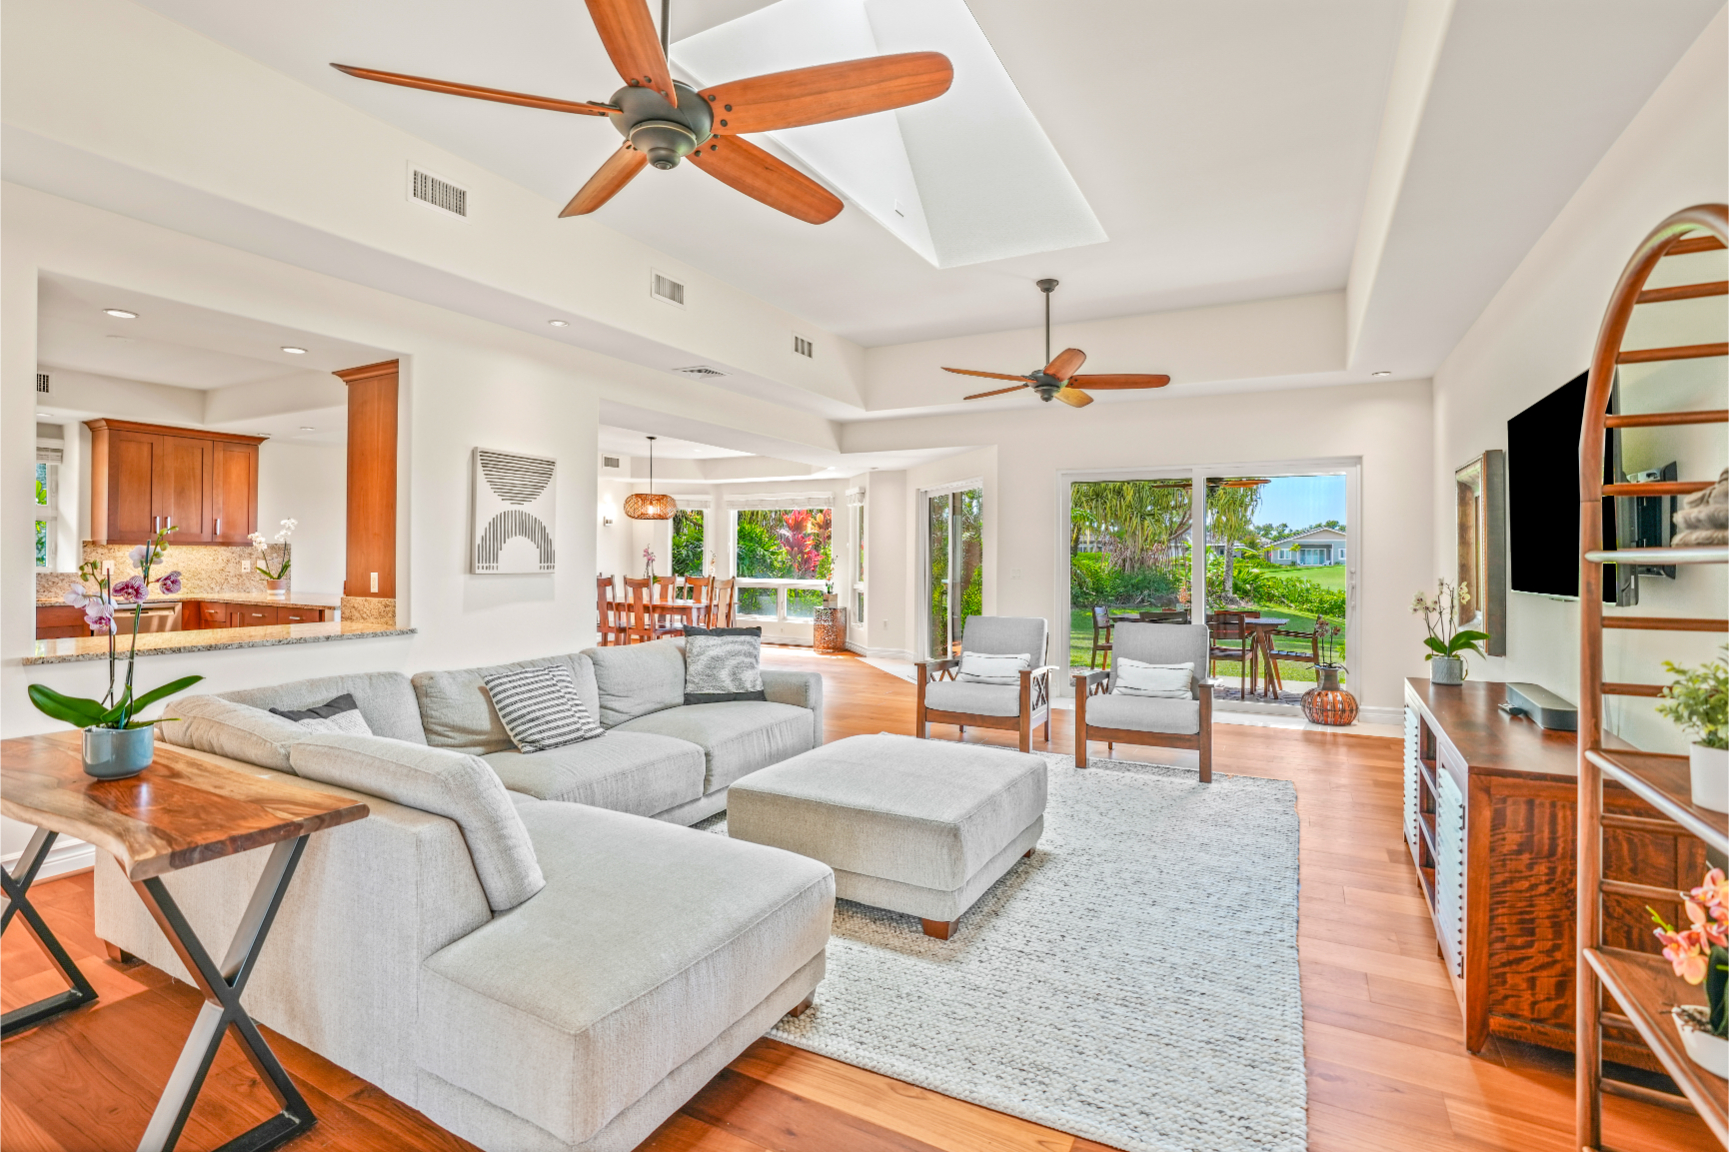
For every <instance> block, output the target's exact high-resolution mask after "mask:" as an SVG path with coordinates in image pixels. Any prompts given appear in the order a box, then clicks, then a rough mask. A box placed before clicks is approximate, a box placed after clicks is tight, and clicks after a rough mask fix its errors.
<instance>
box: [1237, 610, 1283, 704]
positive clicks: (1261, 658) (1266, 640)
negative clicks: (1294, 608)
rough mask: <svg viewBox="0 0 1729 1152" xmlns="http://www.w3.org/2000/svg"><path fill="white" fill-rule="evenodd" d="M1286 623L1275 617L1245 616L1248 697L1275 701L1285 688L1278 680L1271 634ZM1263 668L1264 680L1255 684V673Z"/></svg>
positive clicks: (1277, 665)
mask: <svg viewBox="0 0 1729 1152" xmlns="http://www.w3.org/2000/svg"><path fill="white" fill-rule="evenodd" d="M1287 623H1288V621H1285V620H1281V619H1279V618H1278V617H1277V616H1245V617H1243V627H1244V628H1247V629H1248V630H1249V669H1248V671H1249V695H1251V696H1256V695H1259V696H1261V697H1263V698H1264V699H1268V700H1277V699H1279V698H1280V697H1281V696H1283V695H1284V691H1285V686H1284V684H1283V683H1281V682H1280V680H1279V662H1278V660H1277V659H1276V658H1275V657H1274V656H1273V633H1274V632H1275V631H1277V630H1278V629H1280V628H1282V627H1284V626H1285V625H1286V624H1287ZM1263 666H1264V667H1265V668H1266V670H1267V675H1266V679H1265V680H1264V681H1261V682H1259V683H1257V678H1256V672H1257V671H1258V670H1259V669H1260V668H1261V667H1263Z"/></svg>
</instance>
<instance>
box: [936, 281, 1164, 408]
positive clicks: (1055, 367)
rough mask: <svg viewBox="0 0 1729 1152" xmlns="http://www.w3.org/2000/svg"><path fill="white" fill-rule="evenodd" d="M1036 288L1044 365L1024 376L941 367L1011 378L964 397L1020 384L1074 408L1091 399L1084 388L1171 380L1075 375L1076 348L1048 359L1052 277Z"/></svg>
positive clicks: (1001, 392) (1080, 360) (1082, 358)
mask: <svg viewBox="0 0 1729 1152" xmlns="http://www.w3.org/2000/svg"><path fill="white" fill-rule="evenodd" d="M1038 283H1039V291H1040V292H1043V293H1044V294H1045V360H1046V361H1047V363H1046V364H1045V366H1044V368H1043V369H1041V370H1040V371H1037V372H1029V373H1027V374H1026V375H1025V376H1010V375H1008V374H1007V373H1004V372H977V371H974V370H973V369H971V368H944V369H943V371H944V372H958V373H959V374H960V375H962V376H983V377H984V378H985V379H986V380H1013V381H1015V382H1016V383H1015V386H1014V387H1013V388H998V389H997V390H996V391H994V392H975V393H974V394H973V395H971V396H968V397H966V399H968V400H983V399H985V398H986V397H987V396H1007V395H1008V394H1009V393H1010V392H1019V391H1020V390H1021V389H1023V388H1031V389H1032V390H1033V391H1035V392H1037V393H1038V394H1039V399H1040V400H1043V401H1045V402H1047V403H1049V402H1050V401H1051V400H1052V399H1053V398H1054V399H1057V400H1061V401H1062V402H1063V403H1064V404H1068V405H1070V406H1071V407H1075V408H1085V407H1086V406H1087V405H1088V404H1091V403H1092V402H1093V398H1092V397H1091V396H1089V395H1087V394H1086V393H1085V392H1084V391H1082V389H1084V388H1093V389H1099V388H1163V387H1164V386H1165V385H1166V384H1169V383H1170V382H1171V378H1170V377H1169V376H1143V375H1136V374H1132V373H1130V374H1119V375H1114V376H1076V375H1075V372H1076V371H1078V370H1079V369H1080V366H1081V365H1082V364H1084V363H1086V359H1087V354H1086V353H1085V352H1082V351H1081V350H1080V349H1079V348H1065V349H1063V351H1062V352H1061V353H1059V354H1058V356H1057V358H1056V359H1055V360H1052V359H1051V293H1052V292H1055V291H1056V288H1057V282H1056V281H1055V280H1040V281H1039V282H1038Z"/></svg>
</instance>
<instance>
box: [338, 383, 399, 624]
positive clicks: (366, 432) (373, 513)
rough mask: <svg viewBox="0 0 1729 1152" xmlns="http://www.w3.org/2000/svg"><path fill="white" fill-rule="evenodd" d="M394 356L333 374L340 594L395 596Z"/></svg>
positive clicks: (385, 597) (395, 433) (389, 597)
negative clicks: (338, 430) (337, 389)
mask: <svg viewBox="0 0 1729 1152" xmlns="http://www.w3.org/2000/svg"><path fill="white" fill-rule="evenodd" d="M397 363H398V362H397V361H395V360H387V361H385V362H383V363H381V364H367V365H363V366H362V367H359V368H348V369H345V370H343V371H341V372H338V373H336V375H337V376H340V377H341V378H342V380H343V382H344V383H345V384H347V385H348V566H347V570H346V575H345V578H344V580H343V582H342V594H343V595H344V596H376V597H379V598H381V599H394V598H395V596H396V436H397V427H396V385H397Z"/></svg>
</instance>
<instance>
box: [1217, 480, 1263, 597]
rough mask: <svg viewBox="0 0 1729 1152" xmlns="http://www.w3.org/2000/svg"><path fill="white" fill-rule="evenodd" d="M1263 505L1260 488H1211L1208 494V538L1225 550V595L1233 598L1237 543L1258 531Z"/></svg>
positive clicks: (1257, 486)
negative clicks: (1258, 515) (1258, 512)
mask: <svg viewBox="0 0 1729 1152" xmlns="http://www.w3.org/2000/svg"><path fill="white" fill-rule="evenodd" d="M1260 502H1261V489H1260V487H1259V485H1256V486H1253V487H1243V488H1226V487H1224V486H1223V485H1220V486H1218V487H1209V489H1208V491H1207V538H1208V540H1209V541H1212V542H1215V543H1219V544H1223V545H1224V549H1225V587H1224V594H1225V595H1226V596H1230V595H1231V589H1232V588H1233V587H1234V583H1233V581H1234V580H1235V579H1236V568H1237V544H1238V542H1240V541H1246V540H1248V539H1249V538H1250V537H1252V536H1253V535H1254V532H1255V508H1256V507H1257V506H1258V505H1259V504H1260Z"/></svg>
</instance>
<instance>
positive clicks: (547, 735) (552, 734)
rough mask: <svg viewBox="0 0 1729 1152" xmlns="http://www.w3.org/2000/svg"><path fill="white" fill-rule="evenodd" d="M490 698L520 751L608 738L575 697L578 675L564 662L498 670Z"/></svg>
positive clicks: (491, 680) (489, 683)
mask: <svg viewBox="0 0 1729 1152" xmlns="http://www.w3.org/2000/svg"><path fill="white" fill-rule="evenodd" d="M486 694H487V695H488V696H490V697H492V706H493V708H494V709H495V710H496V711H497V712H498V718H499V719H500V720H502V721H503V722H504V730H505V731H506V732H509V733H510V742H511V743H512V744H515V745H516V750H517V751H518V752H546V751H549V750H551V749H553V748H563V747H564V746H565V745H567V744H575V743H577V742H578V741H579V740H593V739H594V738H595V737H597V736H604V735H606V729H604V728H602V727H601V726H600V723H599V721H597V720H595V718H594V717H592V716H590V715H589V714H588V710H587V709H585V708H584V707H583V706H582V699H581V698H580V697H579V696H578V695H577V694H576V677H574V676H572V675H571V674H570V669H569V668H568V667H566V666H565V665H563V664H548V665H546V666H545V667H541V668H517V669H514V670H512V671H509V672H494V673H492V674H491V675H489V676H488V677H487V678H486Z"/></svg>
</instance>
